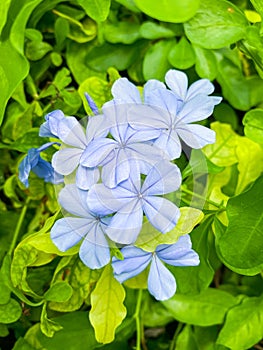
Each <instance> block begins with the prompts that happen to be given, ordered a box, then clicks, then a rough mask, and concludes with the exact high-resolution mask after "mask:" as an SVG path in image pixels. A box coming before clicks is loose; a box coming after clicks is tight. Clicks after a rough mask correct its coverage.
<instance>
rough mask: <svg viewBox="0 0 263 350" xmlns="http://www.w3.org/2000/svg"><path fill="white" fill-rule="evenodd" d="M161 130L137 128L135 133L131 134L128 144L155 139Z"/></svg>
mask: <svg viewBox="0 0 263 350" xmlns="http://www.w3.org/2000/svg"><path fill="white" fill-rule="evenodd" d="M160 132H161V131H160V130H159V129H145V130H135V131H134V132H133V134H132V135H131V136H129V139H128V140H127V141H128V142H127V145H130V144H133V143H137V142H145V141H151V140H154V139H156V138H157V137H159V136H160Z"/></svg>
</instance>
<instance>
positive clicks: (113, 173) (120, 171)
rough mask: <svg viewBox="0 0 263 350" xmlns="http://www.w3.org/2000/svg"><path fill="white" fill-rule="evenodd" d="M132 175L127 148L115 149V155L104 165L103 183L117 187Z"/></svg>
mask: <svg viewBox="0 0 263 350" xmlns="http://www.w3.org/2000/svg"><path fill="white" fill-rule="evenodd" d="M129 175H130V161H129V159H128V157H127V152H126V150H125V149H118V150H115V157H114V158H113V159H112V160H111V161H110V162H108V163H107V164H105V165H104V167H103V169H102V174H101V178H102V181H103V183H104V184H105V185H106V186H108V187H110V188H114V187H116V186H117V185H118V184H119V183H120V182H122V181H125V180H127V179H128V177H129Z"/></svg>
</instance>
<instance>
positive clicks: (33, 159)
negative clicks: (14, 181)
mask: <svg viewBox="0 0 263 350" xmlns="http://www.w3.org/2000/svg"><path fill="white" fill-rule="evenodd" d="M39 159H40V154H39V151H38V150H37V149H36V148H31V149H30V150H29V151H28V154H27V155H26V156H25V158H24V159H23V160H22V161H21V163H20V164H19V167H18V170H19V180H20V181H21V182H22V183H23V184H24V185H25V186H26V187H28V186H29V183H28V177H29V174H30V171H31V169H32V167H35V166H36V165H37V163H38V161H39Z"/></svg>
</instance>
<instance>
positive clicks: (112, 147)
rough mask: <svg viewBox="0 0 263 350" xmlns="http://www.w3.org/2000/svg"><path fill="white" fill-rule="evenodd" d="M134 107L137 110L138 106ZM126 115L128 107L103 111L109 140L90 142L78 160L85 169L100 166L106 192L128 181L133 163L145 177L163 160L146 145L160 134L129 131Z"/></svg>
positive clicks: (155, 148) (114, 107) (101, 138)
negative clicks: (107, 189) (107, 126)
mask: <svg viewBox="0 0 263 350" xmlns="http://www.w3.org/2000/svg"><path fill="white" fill-rule="evenodd" d="M136 107H137V108H138V109H140V107H141V106H139V105H137V106H136ZM129 113H130V106H129V105H128V106H127V105H115V104H113V105H108V106H107V107H105V108H103V114H104V116H105V119H106V120H107V122H108V124H109V125H111V128H110V134H111V136H112V138H107V137H98V138H96V139H93V140H92V141H91V142H90V143H89V144H88V145H87V147H86V149H85V151H84V152H83V155H82V156H81V159H80V164H81V165H82V166H85V167H97V166H103V168H102V175H101V176H102V181H103V183H104V184H105V185H106V186H108V187H110V188H114V187H116V186H117V185H118V184H119V183H121V182H122V181H125V180H127V179H128V177H129V176H130V173H131V163H134V162H137V164H138V166H139V171H140V172H146V173H147V172H148V171H149V169H150V168H151V167H152V166H153V165H154V164H155V163H156V162H158V161H160V160H161V159H163V158H164V152H162V151H161V150H160V149H159V148H157V147H152V145H150V144H147V141H150V140H153V139H155V138H157V137H158V136H159V135H160V130H158V129H155V130H142V131H137V130H135V129H133V128H131V127H130V125H129V123H128V122H127V119H128V118H129ZM105 136H106V135H105Z"/></svg>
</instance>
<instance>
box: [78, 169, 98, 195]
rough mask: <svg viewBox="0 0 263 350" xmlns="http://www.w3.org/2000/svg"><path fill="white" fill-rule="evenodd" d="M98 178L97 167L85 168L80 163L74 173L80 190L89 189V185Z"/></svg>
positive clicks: (94, 182)
mask: <svg viewBox="0 0 263 350" xmlns="http://www.w3.org/2000/svg"><path fill="white" fill-rule="evenodd" d="M99 178H100V171H99V169H98V168H86V167H84V166H82V165H80V166H79V167H78V170H77V173H76V185H77V186H78V188H80V189H81V190H89V189H90V188H91V186H93V185H95V184H96V183H97V182H98V181H99Z"/></svg>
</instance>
